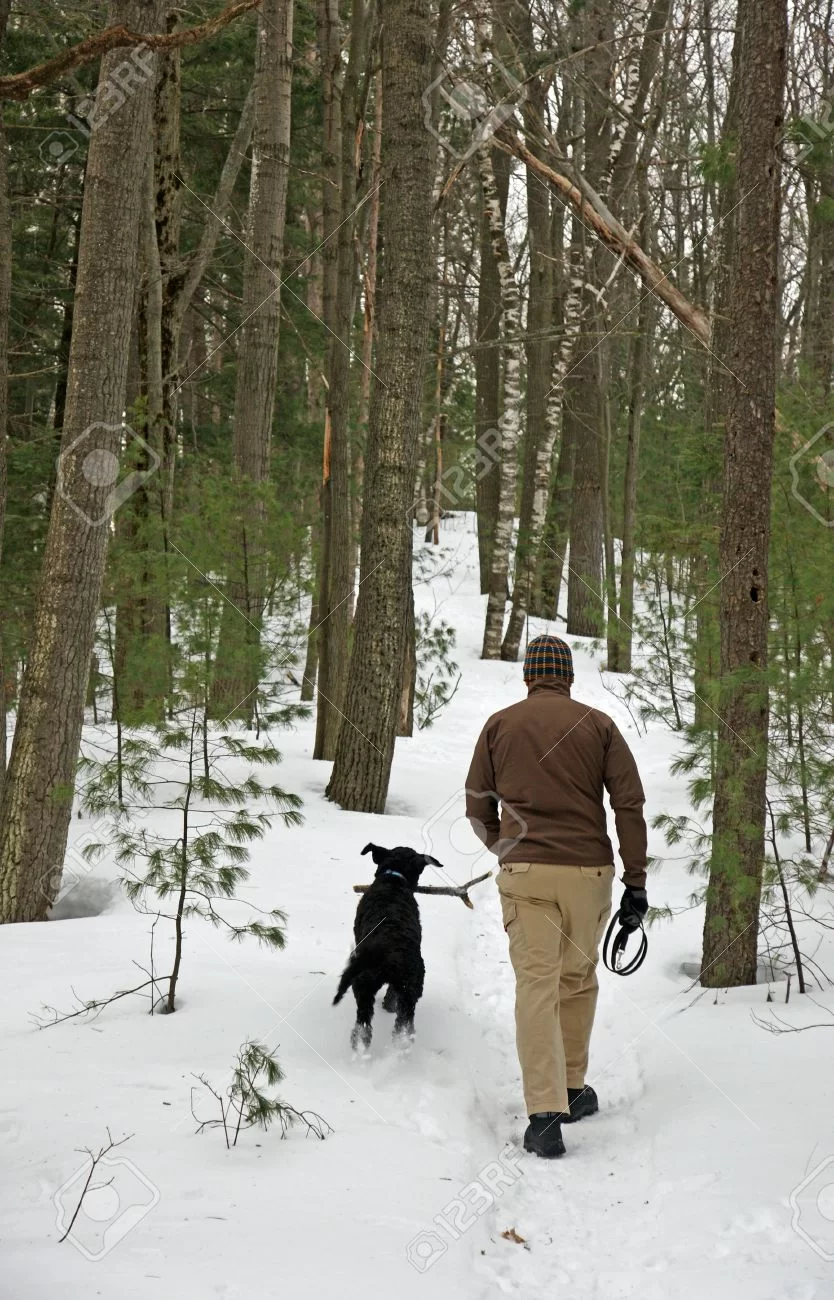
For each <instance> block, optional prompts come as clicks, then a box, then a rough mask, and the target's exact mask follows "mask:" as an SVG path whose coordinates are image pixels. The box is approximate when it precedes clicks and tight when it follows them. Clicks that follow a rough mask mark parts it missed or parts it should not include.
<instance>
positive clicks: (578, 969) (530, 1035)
mask: <svg viewBox="0 0 834 1300" xmlns="http://www.w3.org/2000/svg"><path fill="white" fill-rule="evenodd" d="M613 881H614V868H613V866H601V867H567V866H556V865H551V864H550V863H543V862H510V863H507V864H505V865H504V866H503V867H502V868H501V870H500V872H499V873H498V889H499V892H500V894H501V908H502V911H503V914H504V929H505V930H506V931H507V935H508V937H509V940H510V961H511V962H512V964H513V970H514V971H515V979H516V996H515V1024H516V1043H517V1046H518V1059H519V1063H520V1065H521V1075H522V1079H523V1082H524V1100H525V1102H526V1105H527V1114H528V1115H535V1114H537V1113H539V1112H541V1111H566V1110H567V1109H568V1094H567V1089H568V1088H582V1087H583V1086H584V1084H585V1071H586V1069H587V1068H588V1045H589V1043H590V1040H591V1029H592V1027H593V1023H594V1012H595V1010H596V1005H597V989H598V984H597V973H596V967H597V962H598V960H599V945H600V942H601V940H602V935H603V932H604V930H605V924H606V922H607V920H608V918H609V916H610V915H611V889H612V885H613Z"/></svg>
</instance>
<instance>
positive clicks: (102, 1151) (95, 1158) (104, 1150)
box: [58, 1129, 133, 1246]
mask: <svg viewBox="0 0 834 1300" xmlns="http://www.w3.org/2000/svg"><path fill="white" fill-rule="evenodd" d="M132 1137H133V1134H132V1133H128V1134H127V1135H126V1136H125V1137H123V1138H119V1140H118V1142H114V1140H113V1138H112V1136H111V1134H110V1129H107V1146H106V1147H100V1148H99V1151H98V1155H94V1154H93V1152H92V1150H91V1149H90V1148H89V1147H84V1148H83V1154H84V1155H87V1156H89V1157H90V1171H89V1173H88V1174H87V1180H86V1182H85V1183H84V1186H83V1187H82V1189H81V1195H80V1196H79V1198H78V1204H77V1205H76V1207H75V1210H74V1211H73V1215H72V1218H71V1219H70V1221H69V1223H68V1224H67V1228H66V1231H65V1232H64V1235H63V1236H62V1237H59V1238H58V1245H59V1246H60V1244H61V1242H62V1241H66V1239H67V1237H68V1236H69V1235H70V1233H71V1232H72V1227H73V1224H74V1223H75V1220H76V1219H77V1218H78V1212H79V1210H80V1209H81V1206H82V1205H83V1204H84V1197H85V1196H86V1195H87V1193H88V1191H89V1190H90V1183H91V1181H92V1177H93V1174H94V1173H95V1172H96V1166H97V1165H98V1163H99V1161H101V1160H103V1159H104V1157H105V1156H106V1155H107V1154H108V1153H109V1152H110V1151H114V1150H115V1148H116V1147H120V1146H123V1145H124V1143H125V1142H129V1141H130V1139H131V1138H132ZM112 1181H113V1180H112V1178H111V1179H110V1182H112ZM101 1186H102V1187H106V1186H108V1184H107V1183H102V1184H101Z"/></svg>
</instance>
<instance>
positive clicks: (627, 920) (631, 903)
mask: <svg viewBox="0 0 834 1300" xmlns="http://www.w3.org/2000/svg"><path fill="white" fill-rule="evenodd" d="M648 910H649V899H648V895H647V894H646V891H645V889H635V888H634V887H633V886H632V885H626V887H625V889H624V890H623V897H622V899H621V901H620V910H619V912H618V914H617V916H618V920H619V922H620V925H621V926H623V927H624V929H626V930H639V929H640V926H641V924H642V921H643V917H644V916H645V915H646V913H647V912H648Z"/></svg>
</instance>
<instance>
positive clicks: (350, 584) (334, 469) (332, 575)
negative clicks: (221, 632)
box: [313, 0, 369, 759]
mask: <svg viewBox="0 0 834 1300" xmlns="http://www.w3.org/2000/svg"><path fill="white" fill-rule="evenodd" d="M328 13H329V11H328ZM368 18H369V11H368V9H367V8H366V5H365V4H364V3H362V2H361V0H356V3H355V4H354V6H353V15H352V21H351V36H350V51H349V55H348V62H347V67H346V69H345V74H344V80H343V82H342V85H341V91H340V93H339V96H338V107H339V113H340V121H339V124H338V127H337V126H336V125H335V124H333V125H332V126H331V127H330V128H329V129H330V131H331V136H332V139H331V141H330V142H327V141H326V149H330V148H332V149H333V150H334V153H335V150H336V146H337V145H338V154H336V159H335V161H336V169H337V174H338V177H339V182H338V183H339V191H338V192H339V194H340V195H341V206H340V208H339V212H338V223H337V227H336V231H335V232H334V234H335V238H334V239H333V240H331V242H332V243H333V244H334V245H335V250H336V261H335V299H334V305H333V322H332V325H331V337H330V353H329V358H328V367H327V376H328V379H327V395H326V398H325V431H326V433H325V438H326V443H327V448H328V454H327V456H326V460H325V473H324V481H323V484H322V504H323V529H322V538H323V547H324V552H323V559H322V587H321V591H320V592H319V619H320V624H319V685H318V703H317V713H316V741H315V748H314V750H313V757H314V758H325V759H332V758H333V757H334V755H335V753H336V742H337V740H338V736H339V729H340V727H341V724H342V712H343V709H342V706H343V704H344V695H345V684H346V681H347V666H348V657H349V636H350V619H351V612H352V609H351V605H352V600H351V597H352V594H353V588H354V583H355V581H356V578H355V571H354V563H353V546H352V538H351V523H352V519H351V505H350V442H349V415H350V358H351V343H352V325H353V312H354V306H355V300H356V247H355V243H354V237H353V235H354V228H355V222H356V189H357V180H358V176H357V154H356V132H357V128H358V125H359V122H360V120H361V117H362V105H361V104H360V76H361V73H362V71H363V68H364V65H365V62H366V58H367V45H368ZM323 31H324V37H325V39H324V40H323V43H322V59H323V60H324V58H325V53H326V51H330V55H329V57H331V58H333V55H334V51H335V55H336V62H338V60H339V59H340V57H341V54H340V40H339V32H338V27H336V29H335V31H334V29H333V27H332V15H331V16H329V18H328V22H327V24H326V25H325V27H324V28H323ZM332 76H333V78H334V82H335V77H336V71H335V63H334V65H333V68H332ZM334 113H335V106H334ZM326 125H327V124H326ZM325 264H326V263H325Z"/></svg>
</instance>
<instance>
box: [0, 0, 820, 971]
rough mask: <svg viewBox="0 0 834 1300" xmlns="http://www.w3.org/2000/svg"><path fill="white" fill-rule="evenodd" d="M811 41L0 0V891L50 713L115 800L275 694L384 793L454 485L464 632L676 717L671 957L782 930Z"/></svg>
mask: <svg viewBox="0 0 834 1300" xmlns="http://www.w3.org/2000/svg"><path fill="white" fill-rule="evenodd" d="M112 28H121V33H119V32H116V34H115V35H114V36H110V37H108V35H107V32H108V30H109V29H112ZM833 32H834V22H833V21H832V7H831V3H823V2H822V0H807V2H804V3H802V2H801V3H794V4H791V5H790V6H788V5H787V4H786V3H785V2H784V0H738V3H737V4H735V3H731V2H730V0H727V2H725V3H716V0H643V2H642V3H639V4H634V3H626V2H625V0H575V2H573V0H572V2H571V3H557V4H552V5H546V6H543V5H539V4H537V3H533V2H531V0H493V3H491V4H489V5H487V4H482V3H477V2H476V3H475V4H473V5H472V6H466V5H464V6H460V7H458V6H453V5H452V4H451V3H450V0H437V3H434V2H430V0H353V3H352V4H350V3H342V4H340V3H339V0H319V3H318V4H317V5H315V6H309V5H305V4H301V3H295V4H294V3H293V2H292V0H261V3H254V2H250V0H244V3H238V4H233V5H229V6H225V7H224V6H223V5H221V4H220V3H217V4H210V3H205V4H197V5H195V6H190V7H188V9H182V8H179V7H177V8H173V7H171V6H168V5H166V4H164V3H163V2H162V0H113V3H112V4H110V5H109V6H106V5H103V4H102V5H100V4H92V5H89V6H86V7H84V8H83V9H77V8H75V7H73V6H67V5H62V4H57V3H52V2H51V0H29V3H27V4H26V5H25V6H24V5H14V4H11V5H10V4H9V2H8V0H0V34H1V35H2V75H0V94H2V97H3V119H2V131H3V135H2V138H0V238H2V241H3V245H2V247H1V248H0V266H1V267H2V278H0V447H2V459H0V537H2V561H1V562H0V563H1V565H2V567H0V617H1V618H2V624H1V625H0V653H1V654H2V660H1V662H2V683H3V689H2V692H0V699H2V707H3V710H4V713H5V714H7V715H8V724H6V722H5V719H4V721H3V725H2V726H0V735H1V736H2V737H3V738H5V736H6V733H7V731H8V732H9V734H10V735H11V734H12V732H13V733H14V738H13V741H12V745H11V751H10V754H9V755H8V767H6V757H5V756H3V761H2V763H0V773H2V772H4V771H5V787H4V793H3V802H2V807H1V808H0V920H2V921H28V920H39V919H43V918H44V917H45V916H46V915H47V913H48V910H49V906H50V892H51V891H54V892H57V889H58V888H59V886H60V867H61V864H62V863H63V858H64V852H65V848H66V838H67V828H68V826H69V820H70V816H71V809H72V795H73V790H74V788H75V782H76V774H77V767H78V761H79V753H80V747H81V739H82V729H83V726H84V723H85V721H86V722H101V721H105V722H108V723H110V722H112V723H113V724H114V736H115V745H116V751H115V762H116V764H117V777H116V787H114V789H115V794H113V798H114V801H115V804H116V806H118V805H119V804H121V802H122V798H123V790H122V784H121V783H122V776H123V775H124V776H125V780H128V778H129V777H130V776H131V774H132V775H133V777H135V779H136V780H140V779H141V773H140V772H139V767H140V766H141V764H140V759H141V762H145V761H146V759H147V752H146V750H144V749H142V746H146V745H147V741H146V740H144V739H143V737H146V736H147V735H149V734H152V735H155V736H157V737H162V738H166V737H167V742H166V743H168V742H170V745H171V747H172V748H174V749H177V748H179V749H180V750H182V751H183V752H185V753H186V755H193V754H194V753H196V750H195V749H194V747H195V746H196V745H197V744H198V743H199V744H200V745H202V750H203V753H204V756H205V755H207V754H208V751H209V747H210V744H212V743H215V742H218V743H219V741H220V740H222V738H223V737H225V736H227V735H229V734H230V732H231V731H234V734H235V735H236V736H239V737H242V739H240V740H239V741H238V742H237V743H239V744H240V745H247V746H248V748H249V750H250V752H251V753H254V750H253V748H252V747H253V745H254V743H255V742H254V740H252V743H251V744H250V743H249V740H247V738H249V737H253V736H254V737H257V738H260V737H262V736H263V735H265V734H266V735H268V734H269V732H270V728H271V727H279V726H284V725H291V724H292V721H293V718H294V717H296V716H298V714H299V711H301V710H303V709H313V708H314V709H315V713H316V757H317V758H320V759H322V760H331V761H333V771H332V775H331V778H330V785H329V787H328V794H329V796H330V797H331V798H332V799H333V800H334V801H335V802H337V803H338V804H340V805H341V806H342V807H344V808H348V809H357V810H365V811H374V812H381V811H383V810H384V806H385V797H386V792H387V787H388V778H389V774H390V769H391V763H392V759H393V754H394V749H395V743H396V737H397V735H408V734H410V732H411V730H412V728H413V727H414V726H415V725H418V726H419V725H425V724H426V723H427V722H430V721H431V717H432V716H433V712H435V711H436V710H437V709H438V708H441V707H443V705H444V702H445V701H446V700H447V699H448V698H449V696H450V694H451V692H452V691H453V689H454V670H453V669H452V667H451V663H452V658H453V653H454V628H453V627H452V626H450V625H449V624H447V623H445V622H443V621H434V622H432V620H430V619H426V618H425V617H424V618H422V619H420V620H417V621H415V618H414V613H413V596H412V582H413V580H414V576H415V575H414V574H413V571H412V543H413V539H414V538H415V537H421V538H422V537H425V538H426V539H427V540H429V541H431V542H434V543H436V544H437V545H442V544H443V537H444V518H445V517H447V516H448V514H449V513H450V512H456V511H462V510H468V511H474V512H475V513H476V516H477V526H478V538H479V549H480V563H481V585H482V591H483V593H484V595H485V596H486V598H487V600H486V613H485V625H484V639H483V656H484V657H485V658H503V659H506V660H510V661H514V660H517V659H519V657H520V656H521V655H522V654H523V645H524V638H525V626H526V620H527V617H528V615H535V616H539V617H546V618H550V619H555V618H556V617H557V616H558V617H559V618H564V619H565V620H566V628H567V633H568V634H569V635H576V636H585V637H592V638H596V639H597V640H598V642H599V644H600V647H601V652H602V654H603V655H604V657H605V663H606V668H607V671H608V673H611V674H617V675H618V676H617V677H616V678H607V679H606V680H607V681H608V683H609V685H610V688H611V689H612V690H613V691H615V693H617V694H618V695H620V696H621V698H623V699H624V700H625V701H626V702H627V703H628V705H629V708H630V709H631V710H632V714H633V716H634V718H635V720H636V721H637V722H638V725H639V722H640V721H641V720H645V719H647V718H648V717H650V716H657V715H659V716H661V717H662V718H663V719H664V720H665V721H666V722H667V723H668V725H669V726H670V727H672V728H673V729H675V730H676V731H678V732H680V735H681V758H680V760H679V761H680V764H681V768H682V770H684V771H687V772H688V773H690V774H691V780H692V797H693V805H694V809H695V811H696V812H698V813H702V814H703V817H702V819H701V820H695V819H694V818H692V819H689V818H676V819H671V818H670V819H667V824H666V825H665V830H666V834H667V839H668V840H669V842H670V843H672V844H680V843H684V844H685V845H686V846H687V851H688V852H690V853H691V856H692V864H693V872H694V874H695V876H696V881H695V885H694V895H693V901H699V902H700V901H703V898H704V897H705V898H706V904H707V914H706V925H705V932H704V963H703V968H702V982H703V983H705V984H707V985H715V986H724V985H727V984H741V983H751V982H754V980H755V973H756V966H757V954H758V946H759V943H758V941H759V936H760V932H761V927H762V926H768V927H769V926H770V925H771V923H773V924H774V925H775V928H776V932H777V934H776V940H775V941H776V942H777V943H782V942H784V943H785V944H788V945H790V944H791V942H792V933H793V931H792V926H791V916H790V909H789V908H788V906H787V904H788V896H789V891H790V890H791V889H792V888H793V887H794V886H799V887H800V889H801V890H803V891H805V895H807V893H808V892H809V891H810V892H813V890H814V889H815V888H816V886H817V885H818V884H819V882H820V881H824V880H825V879H826V878H827V877H828V875H829V863H830V860H831V856H832V849H833V848H834V747H832V727H833V726H834V586H832V583H831V572H832V557H833V556H834V499H832V491H831V489H832V486H834V437H832V432H831V426H832V423H834V399H832V373H833V372H834V139H832V137H834V121H832V120H831V97H832V94H834V51H833V50H832V34H833ZM418 576H419V575H418ZM299 687H300V690H299ZM148 729H151V730H150V731H149V730H148ZM473 739H474V738H473ZM158 743H160V744H161V743H162V742H161V741H159V742H158ZM163 748H164V746H163ZM140 751H141V752H140ZM108 761H109V760H108ZM210 766H211V764H210V762H209V759H208V757H205V764H204V767H205V780H206V782H207V785H206V787H205V788H204V791H203V792H204V793H205V792H206V791H208V790H210V791H211V792H212V793H216V788H215V787H214V786H213V785H211V784H210V782H209V770H210ZM111 770H112V769H111V768H109V767H108V773H110V772H111ZM107 780H110V776H109V775H108V778H107ZM281 797H283V796H282V793H281V792H278V799H279V805H280V798H281ZM287 809H288V806H285V813H286V814H287V815H289V813H288V811H287ZM241 833H243V832H241ZM189 869H190V868H189V867H188V865H187V864H186V863H185V862H184V861H183V863H182V865H181V870H182V872H183V873H185V872H186V871H187V870H189ZM184 880H185V877H184V875H183V883H184ZM44 881H49V882H51V883H50V886H49V888H44V884H43V882H44ZM782 904H784V906H782ZM774 909H775V910H776V911H777V912H778V917H777V919H776V920H775V921H773V920H772V918H773V914H774ZM797 961H798V955H797ZM801 983H802V980H801V976H800V984H801Z"/></svg>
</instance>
